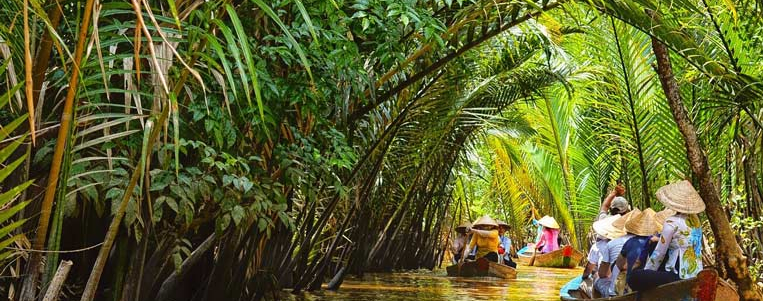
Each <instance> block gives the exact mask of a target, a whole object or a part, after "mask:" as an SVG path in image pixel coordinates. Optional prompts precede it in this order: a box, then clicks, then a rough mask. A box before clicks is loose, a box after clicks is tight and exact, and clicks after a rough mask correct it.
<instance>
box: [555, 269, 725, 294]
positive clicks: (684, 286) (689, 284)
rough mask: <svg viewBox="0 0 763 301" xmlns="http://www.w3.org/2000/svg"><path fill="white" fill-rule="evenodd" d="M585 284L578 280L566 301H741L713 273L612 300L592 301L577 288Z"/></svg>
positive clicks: (569, 286)
mask: <svg viewBox="0 0 763 301" xmlns="http://www.w3.org/2000/svg"><path fill="white" fill-rule="evenodd" d="M581 282H582V281H581V280H580V277H576V278H575V279H573V280H572V281H570V282H569V283H568V284H567V285H565V286H564V287H563V288H562V290H561V291H560V295H561V300H562V301H578V300H594V301H739V294H738V293H737V291H736V290H735V289H734V288H733V287H732V286H731V285H730V284H729V283H728V282H726V281H724V280H723V279H719V278H718V273H717V272H716V271H715V270H713V269H706V270H703V271H702V272H700V274H699V275H697V277H696V278H692V279H687V280H681V281H676V282H673V283H668V284H665V285H661V286H658V287H656V288H654V289H651V290H647V291H643V292H640V293H639V294H636V293H629V294H625V295H622V296H615V297H610V298H594V299H591V298H588V296H587V295H586V294H584V293H583V292H582V291H581V290H579V289H576V288H575V287H576V286H577V285H579V284H580V283H581Z"/></svg>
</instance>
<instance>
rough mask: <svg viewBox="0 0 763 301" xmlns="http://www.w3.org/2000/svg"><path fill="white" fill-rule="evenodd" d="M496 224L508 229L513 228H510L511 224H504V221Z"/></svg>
mask: <svg viewBox="0 0 763 301" xmlns="http://www.w3.org/2000/svg"><path fill="white" fill-rule="evenodd" d="M495 222H496V223H497V224H498V227H506V228H511V226H509V224H508V223H506V222H504V221H502V220H496V221H495Z"/></svg>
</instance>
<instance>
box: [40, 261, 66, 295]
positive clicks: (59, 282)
mask: <svg viewBox="0 0 763 301" xmlns="http://www.w3.org/2000/svg"><path fill="white" fill-rule="evenodd" d="M71 268H72V262H71V261H69V260H64V261H61V264H59V265H58V270H57V271H56V275H55V276H53V280H51V281H50V286H48V291H47V292H45V297H43V298H42V301H56V300H58V294H59V293H60V292H61V288H62V287H63V286H64V282H65V281H66V276H67V275H69V270H71Z"/></svg>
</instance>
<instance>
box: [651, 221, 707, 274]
mask: <svg viewBox="0 0 763 301" xmlns="http://www.w3.org/2000/svg"><path fill="white" fill-rule="evenodd" d="M686 218H687V216H686V214H680V213H679V214H676V215H674V216H671V217H669V218H668V219H667V220H665V223H664V224H663V228H662V235H661V237H660V241H659V242H657V247H656V248H655V249H654V252H653V253H652V255H651V256H650V257H649V260H647V263H646V266H645V267H644V268H645V269H648V270H654V271H656V270H657V269H658V268H659V266H660V264H661V263H662V261H663V260H667V261H666V262H665V270H666V271H668V272H673V273H676V274H678V276H679V277H681V279H688V278H692V277H695V276H697V274H698V273H699V271H701V270H702V229H701V228H692V227H689V226H688V225H686ZM666 256H667V259H665V257H666ZM676 263H678V268H679V270H678V271H677V270H676Z"/></svg>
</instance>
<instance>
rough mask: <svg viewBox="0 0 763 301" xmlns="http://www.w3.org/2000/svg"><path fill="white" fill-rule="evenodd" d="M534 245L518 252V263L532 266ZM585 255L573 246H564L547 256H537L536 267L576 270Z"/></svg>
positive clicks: (534, 264)
mask: <svg viewBox="0 0 763 301" xmlns="http://www.w3.org/2000/svg"><path fill="white" fill-rule="evenodd" d="M533 247H534V245H530V246H529V247H524V248H522V249H520V250H519V251H518V252H517V261H518V262H519V263H521V264H524V265H530V259H531V258H532V257H533V252H532V248H533ZM583 257H585V254H583V253H582V252H580V251H578V250H575V249H574V248H573V247H571V246H564V247H562V248H561V249H559V250H556V251H553V252H551V253H545V254H535V262H534V263H533V266H536V267H550V268H574V267H576V266H578V265H580V262H581V261H582V260H583Z"/></svg>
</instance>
